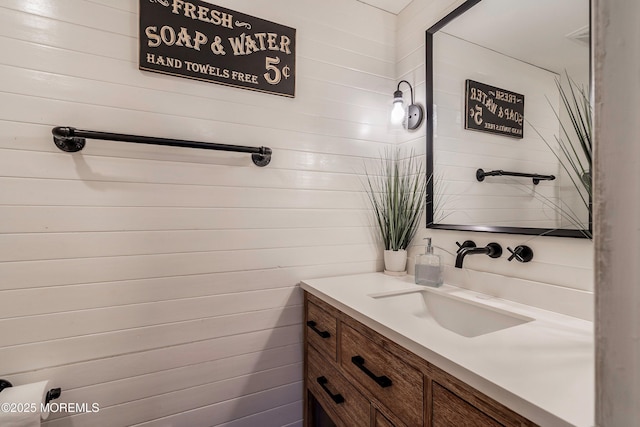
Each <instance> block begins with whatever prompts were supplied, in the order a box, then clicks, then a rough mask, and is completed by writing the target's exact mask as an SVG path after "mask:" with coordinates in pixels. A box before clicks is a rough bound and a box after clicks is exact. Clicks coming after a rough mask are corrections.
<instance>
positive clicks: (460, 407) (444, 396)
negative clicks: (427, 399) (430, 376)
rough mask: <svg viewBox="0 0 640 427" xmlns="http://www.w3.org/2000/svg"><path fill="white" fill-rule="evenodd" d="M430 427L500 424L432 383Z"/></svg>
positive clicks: (488, 426) (481, 426)
mask: <svg viewBox="0 0 640 427" xmlns="http://www.w3.org/2000/svg"><path fill="white" fill-rule="evenodd" d="M432 393H433V395H432V400H431V411H432V412H431V427H500V426H502V424H500V423H499V422H497V421H496V420H494V419H493V418H491V417H489V416H488V415H487V414H485V413H484V412H482V411H480V410H479V409H478V408H476V407H475V406H473V405H471V404H470V403H468V402H467V401H466V400H463V399H461V398H460V397H458V396H457V395H455V394H453V393H452V392H450V391H449V390H447V389H446V388H444V387H442V386H441V385H440V384H438V383H436V382H435V381H434V382H433V392H432Z"/></svg>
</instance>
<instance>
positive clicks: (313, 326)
mask: <svg viewBox="0 0 640 427" xmlns="http://www.w3.org/2000/svg"><path fill="white" fill-rule="evenodd" d="M316 325H317V323H316V322H314V321H313V320H309V321H308V322H307V326H308V327H310V328H311V329H313V332H315V333H316V334H318V335H320V336H321V337H322V338H329V337H330V336H331V334H330V333H329V331H321V330H320V329H318V328H316Z"/></svg>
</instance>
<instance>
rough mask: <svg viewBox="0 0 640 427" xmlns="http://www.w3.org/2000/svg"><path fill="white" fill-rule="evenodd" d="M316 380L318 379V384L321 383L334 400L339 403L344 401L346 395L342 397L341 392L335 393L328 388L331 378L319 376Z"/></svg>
mask: <svg viewBox="0 0 640 427" xmlns="http://www.w3.org/2000/svg"><path fill="white" fill-rule="evenodd" d="M316 381H318V384H320V387H322V389H323V390H324V391H325V392H326V393H327V394H328V395H329V397H330V398H331V399H333V401H334V402H336V403H337V404H338V405H339V404H341V403H344V397H342V395H341V394H340V393H337V394H333V393H331V391H330V390H329V389H328V388H327V383H328V382H329V380H327V379H326V378H325V377H318V379H317V380H316Z"/></svg>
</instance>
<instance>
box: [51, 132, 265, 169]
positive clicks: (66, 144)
mask: <svg viewBox="0 0 640 427" xmlns="http://www.w3.org/2000/svg"><path fill="white" fill-rule="evenodd" d="M51 133H53V142H54V143H55V144H56V146H57V147H58V148H59V149H60V150H62V151H66V152H68V153H75V152H76V151H80V150H82V149H83V148H84V145H85V142H86V139H101V140H108V141H120V142H133V143H136V144H153V145H167V146H170V147H187V148H200V149H204V150H219V151H233V152H237V153H250V154H251V160H253V163H254V164H255V165H256V166H267V165H268V164H269V162H270V161H271V148H269V147H247V146H244V145H227V144H214V143H211V142H197V141H185V140H181V139H169V138H155V137H151V136H138V135H125V134H121V133H110V132H97V131H92V130H80V129H76V128H72V127H68V126H57V127H54V128H53V130H52V131H51Z"/></svg>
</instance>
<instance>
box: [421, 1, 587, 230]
mask: <svg viewBox="0 0 640 427" xmlns="http://www.w3.org/2000/svg"><path fill="white" fill-rule="evenodd" d="M589 39H590V38H589V0H565V1H562V2H557V1H556V0H468V1H465V2H463V3H462V4H461V5H460V7H458V8H457V9H456V10H455V11H453V12H452V13H450V14H449V15H447V16H446V17H445V18H443V19H442V20H441V21H440V22H438V23H437V24H436V25H434V26H433V27H431V28H430V29H429V30H427V40H426V42H427V43H426V49H427V52H426V54H427V60H426V66H427V76H426V77H427V79H426V85H427V89H426V90H427V96H426V106H427V174H429V176H432V179H431V180H430V182H429V184H428V189H427V202H428V203H427V227H430V228H442V229H453V230H469V231H491V232H501V233H518V234H535V235H540V234H544V235H552V236H568V237H587V236H588V235H589V234H590V233H589V230H590V224H591V218H590V213H589V209H588V207H585V205H584V203H582V202H583V201H584V200H585V194H582V193H581V190H580V188H577V186H576V185H575V181H576V180H577V179H578V180H579V179H582V177H576V176H573V174H572V172H571V170H570V168H567V167H566V166H564V165H563V163H562V161H561V159H560V157H559V151H560V150H561V148H560V147H558V144H557V137H558V136H559V135H561V134H562V132H564V131H565V130H567V129H569V130H570V129H571V128H572V126H571V123H570V121H571V120H570V118H569V117H568V114H567V113H566V112H565V111H563V109H562V105H563V102H562V100H561V98H560V96H559V90H558V86H557V82H559V83H560V84H562V83H563V80H564V81H565V82H566V80H567V77H568V78H570V79H571V80H572V81H573V82H575V83H576V84H578V85H579V86H582V87H586V88H588V87H589V82H590V47H589ZM480 88H483V90H485V91H492V92H494V93H495V92H496V91H501V93H503V94H505V96H506V95H508V94H512V95H513V96H512V97H508V96H507V97H506V98H505V99H507V100H515V99H516V97H522V104H524V99H525V98H526V100H527V104H526V105H527V107H526V108H527V109H526V115H525V114H524V113H525V112H524V110H523V109H521V110H517V114H516V110H509V112H510V113H511V115H510V117H511V118H513V119H514V120H512V121H510V122H509V124H508V125H507V123H506V122H500V121H499V120H496V119H492V121H489V122H488V124H487V123H485V121H484V119H482V120H481V125H479V126H476V127H474V124H475V123H477V121H478V120H474V119H475V117H471V116H470V115H469V112H470V108H469V105H467V102H468V97H469V96H470V93H471V91H472V90H473V89H475V90H476V91H477V90H480ZM501 88H504V89H501ZM476 94H477V92H476ZM472 98H473V97H472ZM476 98H477V96H476ZM471 108H475V106H471ZM503 108H506V107H504V106H503ZM485 110H487V112H488V110H490V109H488V108H484V109H482V111H483V112H482V114H485ZM503 112H504V111H503ZM523 116H524V117H523ZM518 122H520V124H518ZM514 125H515V126H514ZM483 126H489V128H491V129H489V128H486V127H483ZM519 126H521V127H519ZM479 127H483V129H478V128H479ZM468 129H474V130H468ZM477 130H484V131H485V132H478V131H477ZM491 130H501V131H502V132H499V131H498V132H486V131H491ZM560 154H561V153H560ZM479 169H483V170H485V171H491V170H498V171H500V170H508V171H514V172H517V173H520V172H526V173H528V174H531V173H533V174H536V175H543V176H554V177H556V179H554V180H543V181H540V182H539V184H538V185H534V184H533V183H532V180H531V179H527V178H523V177H521V176H518V174H517V173H516V174H515V175H499V174H496V175H494V176H487V177H486V178H485V179H484V180H482V181H478V180H477V179H476V172H477V170H479ZM586 197H587V200H589V197H588V196H586Z"/></svg>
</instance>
